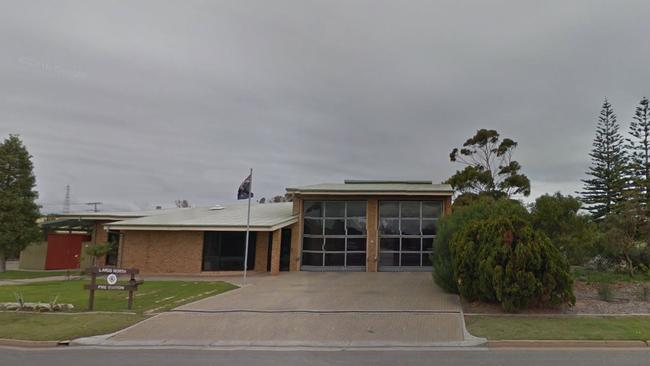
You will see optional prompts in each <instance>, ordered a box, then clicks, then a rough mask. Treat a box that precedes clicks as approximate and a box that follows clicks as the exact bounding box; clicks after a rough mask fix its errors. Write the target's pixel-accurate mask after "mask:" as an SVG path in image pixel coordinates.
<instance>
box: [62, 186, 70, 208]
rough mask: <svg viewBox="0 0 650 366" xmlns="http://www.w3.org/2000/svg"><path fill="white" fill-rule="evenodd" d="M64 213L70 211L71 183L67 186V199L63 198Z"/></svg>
mask: <svg viewBox="0 0 650 366" xmlns="http://www.w3.org/2000/svg"><path fill="white" fill-rule="evenodd" d="M63 213H70V185H69V184H68V185H66V186H65V199H64V200H63Z"/></svg>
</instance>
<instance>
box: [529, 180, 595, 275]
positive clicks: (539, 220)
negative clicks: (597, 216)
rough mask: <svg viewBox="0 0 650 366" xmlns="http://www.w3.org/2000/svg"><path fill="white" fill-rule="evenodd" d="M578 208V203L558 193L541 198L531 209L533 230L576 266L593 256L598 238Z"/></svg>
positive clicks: (589, 220)
mask: <svg viewBox="0 0 650 366" xmlns="http://www.w3.org/2000/svg"><path fill="white" fill-rule="evenodd" d="M581 207H582V203H581V202H580V200H578V199H577V198H575V197H572V196H563V195H562V194H560V192H557V193H555V194H554V195H548V194H545V195H543V196H540V197H538V198H537V199H536V200H535V203H534V204H532V205H531V207H530V208H531V210H530V217H531V222H532V224H533V228H534V229H535V230H540V231H542V232H543V233H544V234H546V236H548V237H549V239H551V243H553V245H555V247H556V248H558V249H559V250H560V252H562V253H564V255H565V256H566V257H567V259H568V260H569V263H571V264H575V265H582V264H584V262H585V261H586V260H588V259H590V258H591V257H593V255H594V254H595V245H596V241H597V239H598V235H597V234H598V227H597V226H596V224H595V223H593V222H592V220H591V218H590V217H589V216H588V215H584V214H580V213H579V211H580V208H581Z"/></svg>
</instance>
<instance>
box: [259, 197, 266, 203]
mask: <svg viewBox="0 0 650 366" xmlns="http://www.w3.org/2000/svg"><path fill="white" fill-rule="evenodd" d="M257 202H258V203H262V204H263V203H266V198H264V197H262V198H260V199H259V201H257Z"/></svg>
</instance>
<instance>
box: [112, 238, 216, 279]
mask: <svg viewBox="0 0 650 366" xmlns="http://www.w3.org/2000/svg"><path fill="white" fill-rule="evenodd" d="M121 250H122V253H121V254H120V257H121V261H122V262H121V266H122V267H128V268H138V269H140V272H142V273H200V272H201V260H202V257H203V232H202V231H135V230H133V231H124V237H123V238H122V246H121Z"/></svg>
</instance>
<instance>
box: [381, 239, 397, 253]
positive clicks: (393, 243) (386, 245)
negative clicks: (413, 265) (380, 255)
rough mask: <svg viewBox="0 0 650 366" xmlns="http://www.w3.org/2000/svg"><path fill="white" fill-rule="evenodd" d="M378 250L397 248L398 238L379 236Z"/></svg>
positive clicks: (395, 249)
mask: <svg viewBox="0 0 650 366" xmlns="http://www.w3.org/2000/svg"><path fill="white" fill-rule="evenodd" d="M379 249H380V250H394V251H398V250H399V238H381V239H379Z"/></svg>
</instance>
